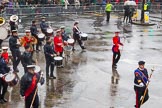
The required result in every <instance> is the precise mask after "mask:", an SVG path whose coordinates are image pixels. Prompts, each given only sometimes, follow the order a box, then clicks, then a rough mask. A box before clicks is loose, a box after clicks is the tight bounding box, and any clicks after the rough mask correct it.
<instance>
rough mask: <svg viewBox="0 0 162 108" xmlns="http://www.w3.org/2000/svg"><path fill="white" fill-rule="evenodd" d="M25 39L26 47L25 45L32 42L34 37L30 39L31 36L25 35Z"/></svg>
mask: <svg viewBox="0 0 162 108" xmlns="http://www.w3.org/2000/svg"><path fill="white" fill-rule="evenodd" d="M24 40H25V44H24V47H25V46H26V45H27V44H28V43H30V42H32V41H33V40H32V39H29V37H27V36H24Z"/></svg>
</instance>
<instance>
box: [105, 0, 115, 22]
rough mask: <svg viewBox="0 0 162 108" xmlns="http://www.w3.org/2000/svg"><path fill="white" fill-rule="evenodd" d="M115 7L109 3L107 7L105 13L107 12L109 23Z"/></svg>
mask: <svg viewBox="0 0 162 108" xmlns="http://www.w3.org/2000/svg"><path fill="white" fill-rule="evenodd" d="M112 8H113V5H112V4H111V3H110V2H107V4H106V7H105V11H106V15H107V20H106V21H107V22H109V20H110V12H111V11H112Z"/></svg>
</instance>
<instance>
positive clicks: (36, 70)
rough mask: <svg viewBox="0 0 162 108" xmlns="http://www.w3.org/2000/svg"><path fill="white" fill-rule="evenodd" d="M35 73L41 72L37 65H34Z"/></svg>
mask: <svg viewBox="0 0 162 108" xmlns="http://www.w3.org/2000/svg"><path fill="white" fill-rule="evenodd" d="M35 73H39V74H41V68H40V67H39V66H37V65H35Z"/></svg>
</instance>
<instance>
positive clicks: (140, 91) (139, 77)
mask: <svg viewBox="0 0 162 108" xmlns="http://www.w3.org/2000/svg"><path fill="white" fill-rule="evenodd" d="M138 65H139V67H138V68H137V69H136V70H135V71H134V76H135V78H134V91H135V93H136V105H135V107H136V108H140V106H141V102H142V98H141V97H143V96H144V92H145V90H146V85H147V83H148V81H149V76H148V72H147V69H146V68H145V67H144V65H145V62H144V61H139V62H138ZM143 98H144V101H143V103H145V102H146V101H147V100H148V99H149V94H148V89H147V91H146V95H145V97H143ZM143 103H142V104H143Z"/></svg>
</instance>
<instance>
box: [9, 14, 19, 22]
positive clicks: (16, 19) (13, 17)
mask: <svg viewBox="0 0 162 108" xmlns="http://www.w3.org/2000/svg"><path fill="white" fill-rule="evenodd" d="M18 19H19V17H18V16H17V15H12V16H10V21H12V22H17V21H18Z"/></svg>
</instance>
